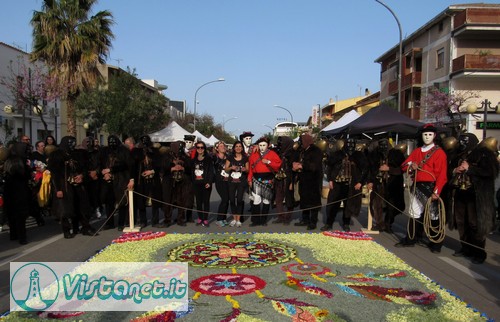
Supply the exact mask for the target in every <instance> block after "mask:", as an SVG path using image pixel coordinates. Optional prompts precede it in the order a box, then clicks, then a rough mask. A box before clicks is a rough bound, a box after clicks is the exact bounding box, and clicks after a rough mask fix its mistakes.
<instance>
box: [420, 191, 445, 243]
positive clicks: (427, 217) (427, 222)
mask: <svg viewBox="0 0 500 322" xmlns="http://www.w3.org/2000/svg"><path fill="white" fill-rule="evenodd" d="M438 201H439V207H438V225H437V226H432V219H431V211H430V208H431V205H432V202H433V200H432V198H429V199H428V200H427V203H426V204H425V211H424V223H423V226H424V232H425V235H426V236H427V238H429V240H430V241H431V242H433V243H436V244H437V243H440V242H442V241H443V240H444V238H445V236H446V228H445V224H446V210H445V207H444V202H443V199H441V198H439V199H438Z"/></svg>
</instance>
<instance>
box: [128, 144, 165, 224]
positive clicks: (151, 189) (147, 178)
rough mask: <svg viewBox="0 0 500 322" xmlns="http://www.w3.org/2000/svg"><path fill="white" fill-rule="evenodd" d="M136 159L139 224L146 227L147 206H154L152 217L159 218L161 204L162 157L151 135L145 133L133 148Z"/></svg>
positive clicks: (135, 176)
mask: <svg viewBox="0 0 500 322" xmlns="http://www.w3.org/2000/svg"><path fill="white" fill-rule="evenodd" d="M132 155H133V158H134V160H135V167H134V171H135V172H136V173H135V175H134V178H135V180H136V182H135V191H136V192H137V193H138V195H137V198H134V200H136V201H137V208H138V209H139V225H140V226H141V227H146V226H147V223H148V219H147V217H146V207H149V206H151V207H152V217H153V218H158V217H159V213H160V206H161V203H160V202H161V198H162V192H161V179H160V169H161V159H160V153H159V151H158V149H156V148H154V147H153V143H152V142H151V138H150V137H149V135H143V136H141V138H140V143H139V145H138V146H137V147H135V148H134V149H133V150H132Z"/></svg>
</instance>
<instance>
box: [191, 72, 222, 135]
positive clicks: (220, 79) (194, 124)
mask: <svg viewBox="0 0 500 322" xmlns="http://www.w3.org/2000/svg"><path fill="white" fill-rule="evenodd" d="M223 81H225V79H224V78H223V77H221V78H219V79H216V80H213V81H210V82H206V83H205V84H203V85H201V86H200V87H198V89H197V90H196V92H194V116H193V128H194V130H195V131H196V95H198V91H199V90H200V89H201V88H202V87H203V86H205V85H208V84H211V83H216V82H223Z"/></svg>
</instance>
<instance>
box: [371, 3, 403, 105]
mask: <svg viewBox="0 0 500 322" xmlns="http://www.w3.org/2000/svg"><path fill="white" fill-rule="evenodd" d="M375 1H377V2H378V3H380V4H381V5H383V6H384V7H385V8H386V9H387V10H389V12H390V13H391V14H392V16H393V17H394V19H396V23H397V24H398V29H399V67H398V69H399V71H398V112H401V81H402V74H401V73H402V72H403V30H401V24H400V23H399V19H398V17H397V16H396V14H395V13H394V11H392V9H391V8H389V6H388V5H386V4H385V3H383V2H382V1H380V0H375Z"/></svg>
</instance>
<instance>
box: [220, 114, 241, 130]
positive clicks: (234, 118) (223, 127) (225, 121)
mask: <svg viewBox="0 0 500 322" xmlns="http://www.w3.org/2000/svg"><path fill="white" fill-rule="evenodd" d="M237 118H238V117H237V116H235V117H231V118H229V119H227V120H224V115H223V116H222V132H226V123H227V122H229V121H231V120H236V119H237Z"/></svg>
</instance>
